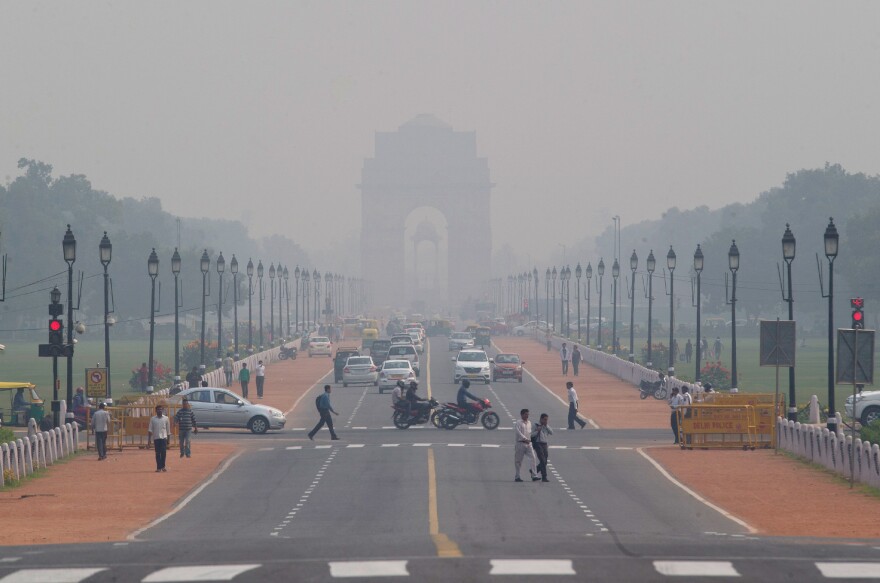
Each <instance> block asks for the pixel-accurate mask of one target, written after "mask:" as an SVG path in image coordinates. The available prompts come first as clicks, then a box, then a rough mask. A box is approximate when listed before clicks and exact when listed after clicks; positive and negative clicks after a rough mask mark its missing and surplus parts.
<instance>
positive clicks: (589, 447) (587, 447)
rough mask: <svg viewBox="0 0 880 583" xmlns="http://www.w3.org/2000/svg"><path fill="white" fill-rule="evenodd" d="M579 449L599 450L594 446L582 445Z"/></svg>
mask: <svg viewBox="0 0 880 583" xmlns="http://www.w3.org/2000/svg"><path fill="white" fill-rule="evenodd" d="M581 449H599V448H598V447H597V446H595V445H582V446H581Z"/></svg>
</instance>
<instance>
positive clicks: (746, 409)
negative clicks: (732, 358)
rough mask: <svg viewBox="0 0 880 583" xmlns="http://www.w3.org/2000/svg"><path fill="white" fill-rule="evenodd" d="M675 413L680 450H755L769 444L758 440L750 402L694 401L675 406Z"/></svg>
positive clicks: (753, 411) (753, 409) (754, 417)
mask: <svg viewBox="0 0 880 583" xmlns="http://www.w3.org/2000/svg"><path fill="white" fill-rule="evenodd" d="M676 415H677V416H678V434H679V435H678V439H679V443H680V445H681V448H682V449H693V448H695V447H696V448H700V449H730V448H735V449H755V448H756V447H769V446H770V445H772V442H770V443H765V442H763V441H761V440H759V439H758V434H757V417H756V414H755V407H754V406H752V405H714V404H713V405H707V404H699V403H697V404H693V405H688V406H686V407H685V406H682V407H678V408H677V409H676Z"/></svg>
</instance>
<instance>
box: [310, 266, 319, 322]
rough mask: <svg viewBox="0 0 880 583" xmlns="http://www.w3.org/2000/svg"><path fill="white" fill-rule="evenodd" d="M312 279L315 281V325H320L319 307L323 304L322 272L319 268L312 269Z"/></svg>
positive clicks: (313, 309)
mask: <svg viewBox="0 0 880 583" xmlns="http://www.w3.org/2000/svg"><path fill="white" fill-rule="evenodd" d="M312 281H314V282H315V303H314V305H313V307H312V313H313V314H314V316H315V317H314V320H315V326H317V325H318V321H319V320H318V309H319V308H320V305H321V302H320V300H321V274H320V273H318V269H317V268H315V269H314V270H313V271H312Z"/></svg>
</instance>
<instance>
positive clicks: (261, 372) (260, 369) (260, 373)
mask: <svg viewBox="0 0 880 583" xmlns="http://www.w3.org/2000/svg"><path fill="white" fill-rule="evenodd" d="M265 380H266V367H265V366H263V361H262V360H261V361H259V362H257V398H258V399H262V398H263V382H264V381H265Z"/></svg>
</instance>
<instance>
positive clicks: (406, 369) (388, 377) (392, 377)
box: [379, 360, 416, 393]
mask: <svg viewBox="0 0 880 583" xmlns="http://www.w3.org/2000/svg"><path fill="white" fill-rule="evenodd" d="M414 380H416V371H415V370H413V367H412V363H411V362H410V361H408V360H386V361H385V362H383V363H382V369H381V370H380V371H379V393H382V392H383V391H384V390H385V389H394V386H395V385H396V384H397V381H403V382H404V383H406V384H407V385H408V384H409V382H410V381H414Z"/></svg>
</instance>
